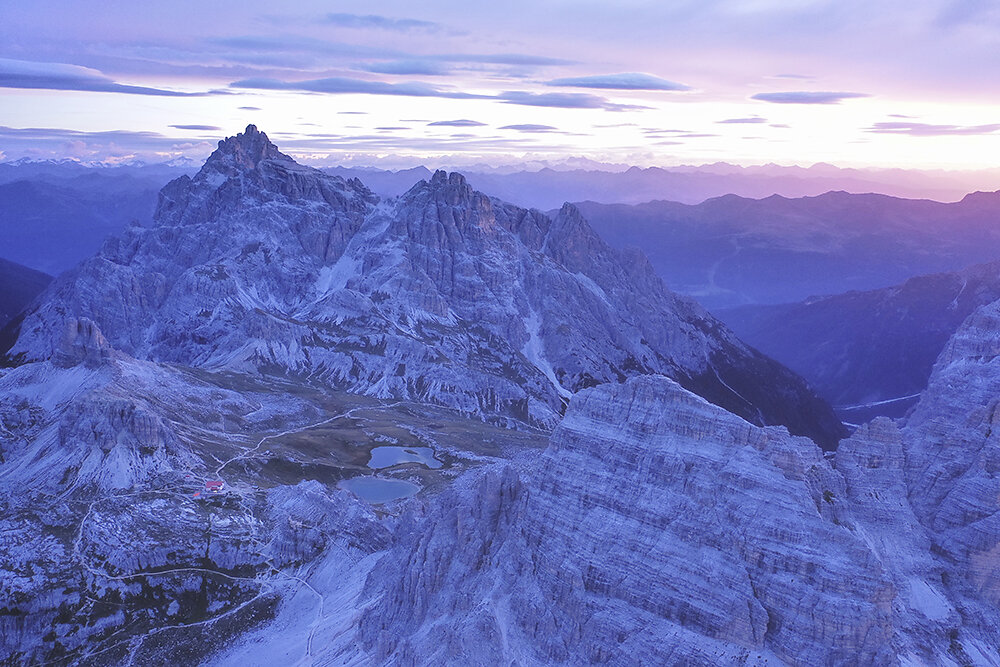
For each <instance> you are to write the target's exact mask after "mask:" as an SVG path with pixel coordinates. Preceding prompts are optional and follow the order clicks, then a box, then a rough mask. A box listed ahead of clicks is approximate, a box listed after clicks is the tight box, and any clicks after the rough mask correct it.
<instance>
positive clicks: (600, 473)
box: [359, 377, 894, 664]
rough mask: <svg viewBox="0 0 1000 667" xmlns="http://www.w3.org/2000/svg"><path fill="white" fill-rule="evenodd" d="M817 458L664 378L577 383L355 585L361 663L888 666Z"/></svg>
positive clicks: (856, 544)
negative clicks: (359, 595)
mask: <svg viewBox="0 0 1000 667" xmlns="http://www.w3.org/2000/svg"><path fill="white" fill-rule="evenodd" d="M844 494H845V489H844V481H843V479H842V478H841V477H840V476H839V475H838V474H837V473H836V472H835V471H834V470H833V469H832V468H831V467H830V466H829V465H828V464H827V463H826V461H825V460H824V457H823V455H822V453H821V451H820V450H819V449H818V448H817V447H816V446H815V445H814V444H813V443H811V442H810V441H808V440H806V439H804V438H794V437H790V436H789V435H788V434H787V432H785V431H784V429H779V428H768V429H760V428H757V427H754V426H752V425H750V424H748V423H746V422H745V421H742V420H740V419H738V418H735V417H733V416H732V415H730V414H729V413H727V412H725V411H723V410H721V409H719V408H717V407H715V406H713V405H710V404H708V403H706V402H705V401H704V400H702V399H700V398H699V397H696V396H694V395H693V394H691V393H689V392H687V391H685V390H684V389H682V388H681V387H679V386H678V385H677V384H676V383H674V382H672V381H670V380H668V379H666V378H655V377H646V378H634V379H631V380H629V381H627V382H626V383H625V384H622V385H617V384H614V385H612V384H609V385H602V386H601V387H597V388H595V389H590V390H587V391H584V392H580V393H579V394H577V395H576V396H574V399H573V401H572V403H571V405H570V410H569V412H568V413H567V415H566V417H565V418H564V420H563V421H562V423H561V424H560V426H559V427H558V428H557V429H556V431H555V432H554V433H553V434H552V438H551V442H550V446H549V449H548V450H547V451H546V453H545V455H544V456H543V457H542V459H541V460H540V461H537V462H536V465H532V466H529V467H527V468H525V469H522V470H515V469H514V468H507V469H502V470H493V471H490V472H486V473H482V474H480V475H479V477H478V478H476V479H475V480H469V481H468V482H467V483H466V484H464V485H462V484H456V485H455V487H453V489H452V490H450V491H449V492H448V494H446V495H445V496H443V497H442V498H441V499H440V501H439V502H438V503H437V504H436V508H435V509H434V510H433V511H432V513H431V514H430V515H429V517H428V519H427V520H426V522H424V523H423V524H421V525H418V526H416V527H415V528H414V529H413V531H412V533H411V534H410V535H409V536H408V537H406V538H404V539H403V540H402V542H401V544H399V545H398V546H397V547H395V548H394V549H393V550H392V551H391V552H390V555H389V556H388V557H386V558H384V559H383V560H382V562H381V563H380V565H379V566H378V567H376V569H375V570H374V571H373V573H372V574H371V575H370V576H369V579H368V593H369V594H370V596H371V599H372V600H373V601H375V606H374V607H372V608H371V609H370V610H369V611H368V612H366V613H365V615H364V616H363V618H362V619H361V622H360V631H359V637H360V640H361V642H362V645H363V646H364V647H366V648H367V649H368V650H370V651H371V652H372V657H373V658H374V659H375V660H376V661H380V662H381V661H386V662H391V663H400V664H403V663H407V662H410V661H413V660H416V661H427V660H431V661H442V662H447V661H449V660H454V659H463V658H464V659H465V660H467V661H468V662H470V663H476V662H479V661H487V660H489V661H493V662H503V663H511V662H518V663H521V664H552V663H556V662H569V663H572V664H576V663H581V662H588V661H598V662H610V663H612V664H620V663H626V662H638V663H647V664H650V663H663V662H668V663H686V664H703V663H731V662H737V661H750V662H755V663H756V662H760V663H763V661H764V660H766V659H770V660H772V661H775V659H777V660H778V661H786V662H789V663H795V664H831V663H843V662H857V663H865V664H873V663H875V664H888V663H890V662H891V661H892V656H893V650H892V645H893V611H892V601H893V597H894V590H893V587H892V583H891V579H890V578H889V577H888V576H887V573H886V571H885V570H884V568H883V567H882V565H881V564H880V562H879V560H878V558H877V556H876V554H875V553H873V551H872V550H871V549H870V548H869V547H868V546H867V545H866V543H865V541H864V540H863V539H861V538H860V537H859V536H858V535H855V534H852V532H850V531H849V530H847V529H846V528H844V527H843V526H842V525H839V524H840V520H839V519H838V516H844V512H843V511H842V510H841V509H840V507H839V503H840V500H839V499H840V498H841V497H843V496H844Z"/></svg>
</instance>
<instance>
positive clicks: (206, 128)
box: [170, 125, 222, 132]
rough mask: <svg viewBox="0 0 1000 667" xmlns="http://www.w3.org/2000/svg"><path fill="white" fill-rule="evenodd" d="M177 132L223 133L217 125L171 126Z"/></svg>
mask: <svg viewBox="0 0 1000 667" xmlns="http://www.w3.org/2000/svg"><path fill="white" fill-rule="evenodd" d="M170 127H172V128H174V129H176V130H202V131H205V132H221V131H222V128H221V127H216V126H215V125H171V126H170Z"/></svg>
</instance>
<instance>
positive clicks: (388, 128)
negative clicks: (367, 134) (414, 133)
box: [375, 125, 410, 132]
mask: <svg viewBox="0 0 1000 667" xmlns="http://www.w3.org/2000/svg"><path fill="white" fill-rule="evenodd" d="M375 129H376V130H382V131H383V132H391V131H395V130H408V129H410V128H408V127H405V126H402V125H390V126H385V127H376V128H375Z"/></svg>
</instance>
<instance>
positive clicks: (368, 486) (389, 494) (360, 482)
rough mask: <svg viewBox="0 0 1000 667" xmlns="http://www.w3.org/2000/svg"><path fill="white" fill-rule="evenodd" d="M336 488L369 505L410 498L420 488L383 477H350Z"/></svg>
mask: <svg viewBox="0 0 1000 667" xmlns="http://www.w3.org/2000/svg"><path fill="white" fill-rule="evenodd" d="M337 486H338V487H340V488H341V489H347V490H348V491H350V492H351V493H353V494H354V495H356V496H357V497H359V498H361V499H362V500H365V501H367V502H370V503H387V502H389V501H391V500H398V499H400V498H406V497H408V496H412V495H414V494H416V493H417V491H419V490H420V486H419V485H417V484H414V483H413V482H407V481H405V480H402V479H387V478H384V477H352V478H351V479H344V480H341V481H340V483H339V484H337Z"/></svg>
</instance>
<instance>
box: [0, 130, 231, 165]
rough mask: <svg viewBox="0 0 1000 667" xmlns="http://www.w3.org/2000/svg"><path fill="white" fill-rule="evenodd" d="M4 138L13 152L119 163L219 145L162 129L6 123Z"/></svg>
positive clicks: (195, 154) (201, 152)
mask: <svg viewBox="0 0 1000 667" xmlns="http://www.w3.org/2000/svg"><path fill="white" fill-rule="evenodd" d="M0 142H2V145H3V149H4V150H5V151H6V152H7V153H8V154H9V155H15V154H16V155H19V156H31V157H45V158H47V157H57V158H59V157H67V156H72V157H75V158H79V159H83V160H99V161H110V162H115V163H118V162H121V161H122V160H127V159H135V158H137V157H142V158H143V159H146V160H149V161H153V162H156V161H164V160H167V159H170V158H171V157H177V156H180V155H187V156H188V157H192V158H196V159H197V158H204V157H205V156H207V155H208V154H209V153H211V152H212V148H213V147H214V146H215V142H214V141H196V142H192V141H184V140H178V139H176V138H173V137H168V136H165V135H163V134H160V133H159V132H133V131H130V130H108V131H103V132H84V131H80V130H69V129H65V128H44V127H21V128H16V127H2V126H0Z"/></svg>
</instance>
